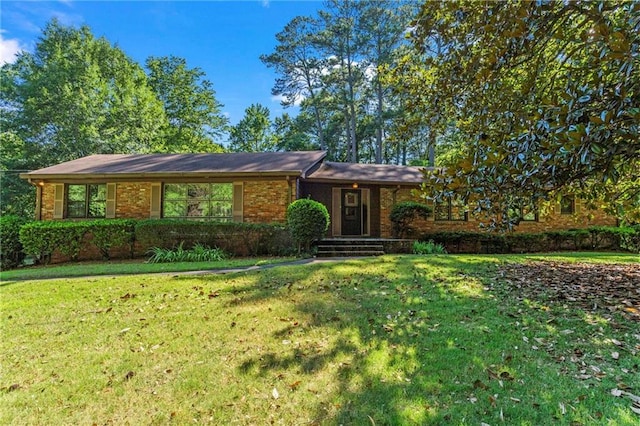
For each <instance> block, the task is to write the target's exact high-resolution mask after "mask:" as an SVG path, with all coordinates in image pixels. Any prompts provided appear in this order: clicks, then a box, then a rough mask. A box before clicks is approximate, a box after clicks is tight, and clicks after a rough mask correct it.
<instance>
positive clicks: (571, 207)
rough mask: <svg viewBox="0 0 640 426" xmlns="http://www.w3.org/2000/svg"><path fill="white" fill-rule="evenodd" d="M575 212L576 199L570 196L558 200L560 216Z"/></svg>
mask: <svg viewBox="0 0 640 426" xmlns="http://www.w3.org/2000/svg"><path fill="white" fill-rule="evenodd" d="M575 212H576V199H575V197H574V196H572V195H563V196H562V198H561V199H560V214H574V213H575Z"/></svg>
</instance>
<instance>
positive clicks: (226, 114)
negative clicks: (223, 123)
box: [222, 111, 231, 118]
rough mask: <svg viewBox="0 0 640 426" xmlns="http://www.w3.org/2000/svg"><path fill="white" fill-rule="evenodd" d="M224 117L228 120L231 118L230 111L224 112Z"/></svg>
mask: <svg viewBox="0 0 640 426" xmlns="http://www.w3.org/2000/svg"><path fill="white" fill-rule="evenodd" d="M222 115H224V116H225V117H226V118H229V117H231V114H230V113H229V111H225V112H223V113H222Z"/></svg>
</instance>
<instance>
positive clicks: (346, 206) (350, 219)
mask: <svg viewBox="0 0 640 426" xmlns="http://www.w3.org/2000/svg"><path fill="white" fill-rule="evenodd" d="M340 219H341V220H342V235H362V194H361V191H360V190H359V189H343V190H342V212H341V217H340Z"/></svg>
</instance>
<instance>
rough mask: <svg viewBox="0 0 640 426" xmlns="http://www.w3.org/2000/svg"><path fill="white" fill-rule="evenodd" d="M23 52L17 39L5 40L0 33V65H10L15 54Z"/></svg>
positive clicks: (13, 60) (14, 58)
mask: <svg viewBox="0 0 640 426" xmlns="http://www.w3.org/2000/svg"><path fill="white" fill-rule="evenodd" d="M21 50H24V47H23V46H22V43H20V40H18V39H17V38H9V39H5V38H4V37H3V36H2V33H1V32H0V65H4V64H11V63H13V62H15V60H16V54H17V53H18V52H20V51H21Z"/></svg>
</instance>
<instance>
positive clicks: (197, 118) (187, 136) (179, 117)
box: [146, 56, 228, 152]
mask: <svg viewBox="0 0 640 426" xmlns="http://www.w3.org/2000/svg"><path fill="white" fill-rule="evenodd" d="M146 66H147V69H148V70H149V83H150V85H151V87H152V89H153V90H154V91H155V93H156V94H157V96H158V98H159V99H160V100H161V101H162V103H163V105H164V110H165V114H166V116H167V120H168V125H167V128H166V129H165V135H164V137H163V141H162V145H161V147H160V148H161V150H162V151H165V152H215V151H221V150H222V147H221V146H220V145H219V144H218V143H216V142H215V139H216V138H220V137H221V136H222V134H223V133H224V131H225V130H226V128H227V122H228V120H227V118H226V117H225V116H224V115H222V113H221V108H222V105H221V104H220V103H219V102H218V101H217V100H216V97H215V91H214V90H213V85H212V83H211V82H210V81H209V80H206V79H205V78H204V76H205V73H204V71H202V70H201V69H200V68H197V67H196V68H191V69H190V68H188V67H187V63H186V60H185V59H183V58H178V57H175V56H169V57H151V58H149V59H147V63H146Z"/></svg>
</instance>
